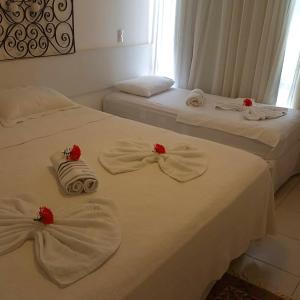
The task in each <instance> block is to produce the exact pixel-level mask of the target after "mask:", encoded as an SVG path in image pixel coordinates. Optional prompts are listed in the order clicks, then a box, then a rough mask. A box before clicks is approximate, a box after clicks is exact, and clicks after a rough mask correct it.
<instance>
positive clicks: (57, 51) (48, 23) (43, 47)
mask: <svg viewBox="0 0 300 300" xmlns="http://www.w3.org/2000/svg"><path fill="white" fill-rule="evenodd" d="M74 52H75V41H74V16H73V0H0V60H9V59H18V58H33V57H41V56H52V55H63V54H71V53H74Z"/></svg>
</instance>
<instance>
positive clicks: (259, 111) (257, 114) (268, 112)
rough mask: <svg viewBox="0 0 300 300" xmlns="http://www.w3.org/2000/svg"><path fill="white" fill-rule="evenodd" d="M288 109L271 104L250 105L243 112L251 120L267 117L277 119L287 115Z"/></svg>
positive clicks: (265, 118)
mask: <svg viewBox="0 0 300 300" xmlns="http://www.w3.org/2000/svg"><path fill="white" fill-rule="evenodd" d="M287 113H288V109H287V108H285V107H276V106H271V105H263V106H250V107H247V108H246V110H245V111H244V112H243V116H244V118H245V119H246V120H249V121H261V120H267V119H277V118H280V117H283V116H285V115H286V114H287Z"/></svg>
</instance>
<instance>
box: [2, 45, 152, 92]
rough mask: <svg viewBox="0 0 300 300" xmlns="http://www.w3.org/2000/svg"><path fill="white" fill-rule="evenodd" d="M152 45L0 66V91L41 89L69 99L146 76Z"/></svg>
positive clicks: (96, 50) (21, 61)
mask: <svg viewBox="0 0 300 300" xmlns="http://www.w3.org/2000/svg"><path fill="white" fill-rule="evenodd" d="M150 61H151V45H149V44H145V45H138V46H127V47H113V48H109V47H107V48H98V49H94V50H84V51H78V52H77V53H76V54H73V55H65V56H55V57H47V58H35V59H24V60H15V61H4V62H0V88H8V87H14V86H20V85H42V86H48V87H51V88H54V89H56V90H58V91H60V92H62V93H63V94H65V95H67V96H69V97H72V96H77V95H81V94H85V93H89V92H92V91H98V90H101V89H104V88H107V87H110V86H111V85H112V84H113V83H114V82H116V81H119V80H123V79H127V78H131V77H135V76H139V75H145V74H149V72H150Z"/></svg>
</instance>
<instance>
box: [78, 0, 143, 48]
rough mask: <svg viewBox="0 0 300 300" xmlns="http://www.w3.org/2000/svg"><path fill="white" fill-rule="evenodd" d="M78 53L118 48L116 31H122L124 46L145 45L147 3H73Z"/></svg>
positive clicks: (87, 0)
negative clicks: (96, 49)
mask: <svg viewBox="0 0 300 300" xmlns="http://www.w3.org/2000/svg"><path fill="white" fill-rule="evenodd" d="M74 12H75V31H76V45H77V49H78V50H82V49H91V48H98V47H112V46H120V44H118V43H117V30H118V29H124V30H125V35H124V38H125V39H124V45H138V44H144V43H147V42H148V23H149V0H74Z"/></svg>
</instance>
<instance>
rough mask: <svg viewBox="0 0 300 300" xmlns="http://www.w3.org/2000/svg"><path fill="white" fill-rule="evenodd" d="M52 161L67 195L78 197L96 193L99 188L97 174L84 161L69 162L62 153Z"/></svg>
mask: <svg viewBox="0 0 300 300" xmlns="http://www.w3.org/2000/svg"><path fill="white" fill-rule="evenodd" d="M50 160H51V162H52V165H53V168H54V170H55V172H56V174H57V178H58V181H59V183H60V185H61V186H62V188H63V190H64V192H65V193H66V194H69V195H78V194H81V193H83V192H85V193H92V192H95V191H96V189H97V187H98V180H97V178H96V174H95V173H94V172H93V171H92V170H91V169H90V168H89V166H88V164H87V163H86V162H85V161H84V160H82V159H80V160H74V161H72V160H68V159H66V157H65V155H64V154H63V153H62V152H57V153H54V154H53V155H52V156H51V157H50Z"/></svg>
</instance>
